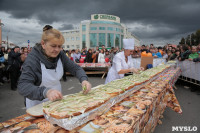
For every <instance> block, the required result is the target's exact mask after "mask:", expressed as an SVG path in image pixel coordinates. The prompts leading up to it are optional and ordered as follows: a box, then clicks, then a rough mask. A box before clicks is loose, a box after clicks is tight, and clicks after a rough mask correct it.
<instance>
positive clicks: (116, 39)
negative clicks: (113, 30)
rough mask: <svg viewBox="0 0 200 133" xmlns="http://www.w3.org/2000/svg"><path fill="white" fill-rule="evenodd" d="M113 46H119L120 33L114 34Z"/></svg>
mask: <svg viewBox="0 0 200 133" xmlns="http://www.w3.org/2000/svg"><path fill="white" fill-rule="evenodd" d="M115 47H118V48H119V47H120V34H115Z"/></svg>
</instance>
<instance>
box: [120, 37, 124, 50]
mask: <svg viewBox="0 0 200 133" xmlns="http://www.w3.org/2000/svg"><path fill="white" fill-rule="evenodd" d="M123 38H124V36H123V35H121V47H120V48H121V49H122V48H123V47H124V46H123Z"/></svg>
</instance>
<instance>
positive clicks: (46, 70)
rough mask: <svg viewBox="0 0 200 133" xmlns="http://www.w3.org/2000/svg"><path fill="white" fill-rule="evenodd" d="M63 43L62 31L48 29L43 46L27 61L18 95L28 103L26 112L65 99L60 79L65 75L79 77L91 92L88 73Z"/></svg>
mask: <svg viewBox="0 0 200 133" xmlns="http://www.w3.org/2000/svg"><path fill="white" fill-rule="evenodd" d="M63 43H64V37H63V35H62V34H61V33H60V32H59V31H58V30H56V29H53V27H51V26H45V27H44V29H43V34H42V40H41V43H40V44H36V46H35V47H34V48H33V49H32V51H31V53H30V54H29V55H28V57H27V58H26V60H25V62H24V64H23V66H22V74H21V76H20V80H19V83H18V91H19V93H20V94H21V95H23V96H24V97H25V99H26V102H25V103H26V108H30V107H32V106H35V105H37V104H40V103H42V102H45V101H48V100H51V101H55V100H58V99H62V87H61V83H60V79H61V78H62V76H63V74H64V72H70V73H71V74H72V75H75V76H76V77H77V78H78V79H79V81H80V82H81V84H82V86H86V90H85V91H84V93H87V92H88V91H89V90H90V89H91V84H90V83H89V82H88V81H87V80H88V78H87V76H86V74H85V72H84V70H83V69H82V68H81V67H79V66H78V65H77V64H75V63H74V62H73V61H71V60H70V59H69V58H68V57H67V56H66V54H65V53H64V52H63V51H62V45H63Z"/></svg>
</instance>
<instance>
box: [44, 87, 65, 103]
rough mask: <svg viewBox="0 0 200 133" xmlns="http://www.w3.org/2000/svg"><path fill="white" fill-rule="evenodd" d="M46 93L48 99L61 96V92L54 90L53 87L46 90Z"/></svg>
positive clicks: (55, 98) (53, 99)
mask: <svg viewBox="0 0 200 133" xmlns="http://www.w3.org/2000/svg"><path fill="white" fill-rule="evenodd" d="M46 95H47V98H48V99H49V100H50V101H55V100H58V99H62V98H63V96H62V93H61V92H60V91H58V90H54V89H50V90H48V91H47V94H46Z"/></svg>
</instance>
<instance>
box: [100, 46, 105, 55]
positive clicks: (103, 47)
mask: <svg viewBox="0 0 200 133" xmlns="http://www.w3.org/2000/svg"><path fill="white" fill-rule="evenodd" d="M102 49H103V51H104V52H105V51H106V48H105V45H102ZM100 53H101V52H100Z"/></svg>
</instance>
